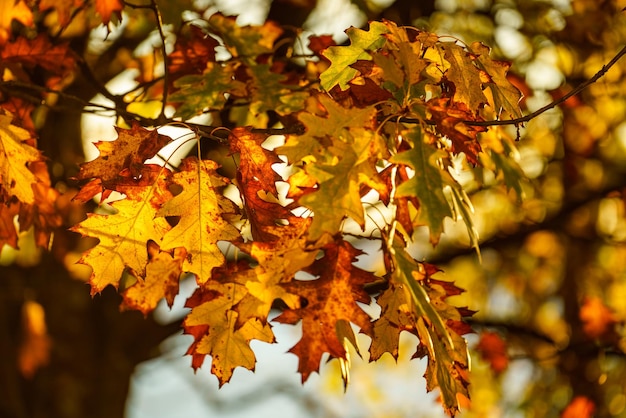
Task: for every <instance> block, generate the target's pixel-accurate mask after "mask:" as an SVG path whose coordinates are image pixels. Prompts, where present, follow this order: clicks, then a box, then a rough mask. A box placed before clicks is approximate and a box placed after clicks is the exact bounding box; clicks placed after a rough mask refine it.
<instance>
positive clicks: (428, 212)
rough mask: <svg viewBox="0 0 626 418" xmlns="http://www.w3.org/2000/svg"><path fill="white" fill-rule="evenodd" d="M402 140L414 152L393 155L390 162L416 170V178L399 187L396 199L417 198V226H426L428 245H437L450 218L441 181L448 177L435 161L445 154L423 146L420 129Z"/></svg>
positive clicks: (406, 134)
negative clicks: (408, 144) (406, 142)
mask: <svg viewBox="0 0 626 418" xmlns="http://www.w3.org/2000/svg"><path fill="white" fill-rule="evenodd" d="M404 136H405V137H406V138H407V140H410V141H411V142H412V144H413V148H411V149H410V150H409V151H404V152H402V153H400V154H396V155H394V156H393V157H392V159H391V162H393V163H395V164H403V165H408V166H410V167H411V168H413V169H414V170H415V175H414V176H413V177H412V178H410V179H409V180H408V181H405V182H403V183H402V184H400V185H399V186H398V189H397V191H396V197H397V198H398V199H403V198H411V197H413V196H414V197H417V199H418V201H419V208H416V209H419V213H418V217H417V222H418V223H420V224H422V225H427V226H428V228H429V230H430V242H431V243H432V244H433V245H436V244H437V243H438V242H439V237H440V236H441V234H442V233H443V221H444V219H445V218H446V217H452V211H451V209H450V205H449V203H448V200H447V199H446V196H445V195H444V193H443V188H444V187H445V186H446V183H447V182H446V180H445V179H444V177H446V175H449V174H447V173H445V172H443V171H442V170H441V169H440V168H439V167H438V166H437V160H438V159H440V158H442V157H445V156H446V154H445V152H442V151H440V150H437V149H436V148H434V147H432V146H431V145H429V144H427V143H425V142H424V140H423V139H422V132H421V130H420V129H410V130H408V131H406V132H405V133H404Z"/></svg>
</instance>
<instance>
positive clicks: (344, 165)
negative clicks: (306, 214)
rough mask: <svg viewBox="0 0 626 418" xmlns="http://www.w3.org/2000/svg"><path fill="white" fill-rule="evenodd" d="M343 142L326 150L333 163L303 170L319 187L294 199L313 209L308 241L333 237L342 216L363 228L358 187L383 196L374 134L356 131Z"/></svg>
mask: <svg viewBox="0 0 626 418" xmlns="http://www.w3.org/2000/svg"><path fill="white" fill-rule="evenodd" d="M345 140H346V141H348V142H343V141H341V140H336V141H334V143H333V145H332V146H331V147H329V148H327V151H328V152H329V155H330V156H334V157H335V158H334V159H333V160H334V161H331V162H329V163H311V164H307V165H306V167H305V171H306V173H307V174H309V175H310V176H311V177H313V178H314V179H316V180H317V182H318V184H319V187H318V188H317V189H316V190H315V191H314V192H312V193H308V194H305V195H304V196H302V197H301V198H300V199H298V203H299V204H301V205H303V206H306V207H308V208H310V209H311V210H313V223H312V224H311V227H310V228H309V233H308V237H309V240H310V241H317V240H318V239H320V238H321V237H323V236H324V234H329V235H334V234H335V233H336V232H338V231H339V229H340V226H341V222H342V221H343V219H344V218H346V217H350V218H352V219H354V220H355V221H356V222H357V223H358V224H359V225H360V226H361V228H365V212H364V210H363V202H362V201H361V193H362V190H363V189H362V186H366V188H367V190H369V189H370V188H371V189H375V190H377V191H379V193H380V194H385V193H386V187H387V185H386V184H385V182H384V181H383V180H382V179H381V178H380V176H379V174H378V172H377V170H376V163H377V162H378V160H379V157H380V154H379V152H378V150H379V148H378V146H377V145H378V143H377V140H378V138H377V134H376V133H374V132H372V131H370V130H361V131H358V130H357V131H355V132H354V135H352V134H350V135H347V136H346V137H345Z"/></svg>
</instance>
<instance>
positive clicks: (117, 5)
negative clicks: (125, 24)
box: [95, 0, 124, 25]
mask: <svg viewBox="0 0 626 418" xmlns="http://www.w3.org/2000/svg"><path fill="white" fill-rule="evenodd" d="M95 8H96V13H98V14H99V15H100V17H101V18H102V23H104V24H105V25H108V24H109V22H110V21H111V16H113V15H114V14H115V15H116V16H117V18H118V19H121V18H122V9H123V8H124V3H123V2H122V1H121V0H96V4H95Z"/></svg>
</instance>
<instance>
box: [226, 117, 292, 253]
mask: <svg viewBox="0 0 626 418" xmlns="http://www.w3.org/2000/svg"><path fill="white" fill-rule="evenodd" d="M266 139H267V136H266V135H261V134H253V133H251V132H250V131H249V130H248V129H246V128H235V129H234V130H233V132H232V133H231V135H230V137H229V143H230V151H231V152H232V153H233V154H235V153H237V154H239V164H238V166H237V184H238V186H239V190H240V192H241V194H242V196H243V200H244V202H243V203H244V210H245V214H246V217H247V219H248V221H249V222H250V226H251V232H252V237H253V238H254V239H255V240H260V241H273V240H274V239H276V238H277V237H276V236H274V235H273V234H272V231H273V229H274V227H275V226H276V224H277V223H278V222H280V220H285V219H287V218H291V217H292V214H291V213H290V212H289V210H288V209H287V208H284V207H283V206H282V205H281V204H280V203H279V202H278V200H277V196H278V191H277V189H276V182H277V181H280V180H282V178H281V177H280V176H279V175H278V174H277V173H276V172H275V171H274V169H273V168H272V165H273V164H276V163H281V162H282V161H281V160H280V159H279V158H278V156H277V155H276V154H274V153H272V152H270V151H268V150H267V149H265V148H264V147H263V143H264V142H265V140H266Z"/></svg>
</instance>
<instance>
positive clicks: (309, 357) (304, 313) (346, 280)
mask: <svg viewBox="0 0 626 418" xmlns="http://www.w3.org/2000/svg"><path fill="white" fill-rule="evenodd" d="M323 250H324V257H322V258H320V259H319V260H317V261H316V262H315V263H314V264H313V265H312V266H311V267H310V268H309V269H307V271H308V272H309V273H310V274H313V275H315V276H317V277H318V278H317V279H315V280H309V281H299V280H295V281H293V282H290V283H287V284H285V285H284V287H285V288H286V289H287V291H288V292H289V293H294V294H297V295H299V296H300V297H301V298H303V301H304V303H305V305H303V306H302V307H300V308H298V309H288V310H285V311H284V312H283V313H282V314H281V315H280V316H278V317H277V318H276V319H275V321H277V322H281V323H285V324H296V323H297V322H299V321H300V320H302V338H301V339H300V341H298V343H297V344H296V345H295V346H293V347H292V348H291V349H290V350H289V351H290V352H292V353H294V354H296V355H297V356H298V358H299V365H298V371H299V372H300V373H301V375H302V381H303V382H304V381H306V380H307V379H308V378H309V376H310V374H311V373H312V372H315V371H318V370H319V367H320V361H321V359H322V355H323V354H324V353H329V354H330V355H331V357H335V358H339V359H345V358H346V349H345V345H344V341H343V337H344V335H343V334H342V336H341V338H340V336H339V335H338V332H337V327H338V323H339V322H340V321H346V322H351V323H353V324H355V325H357V326H359V327H360V328H361V331H362V332H364V333H366V334H369V333H370V332H371V322H370V317H369V315H367V314H366V313H365V312H364V311H363V310H362V309H361V308H360V307H359V305H358V304H357V302H361V303H366V304H368V303H369V302H370V297H369V295H368V293H367V292H366V291H365V290H364V287H363V286H364V285H365V284H367V283H371V282H374V281H375V280H376V279H377V277H376V276H375V275H374V274H372V273H370V272H368V271H365V270H362V269H360V268H358V267H356V266H354V264H353V262H354V261H356V257H357V256H359V255H360V254H362V252H361V251H359V250H357V249H355V248H354V247H353V246H352V245H350V244H349V243H348V242H347V241H338V242H333V243H331V244H328V245H326V246H325V247H323Z"/></svg>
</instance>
